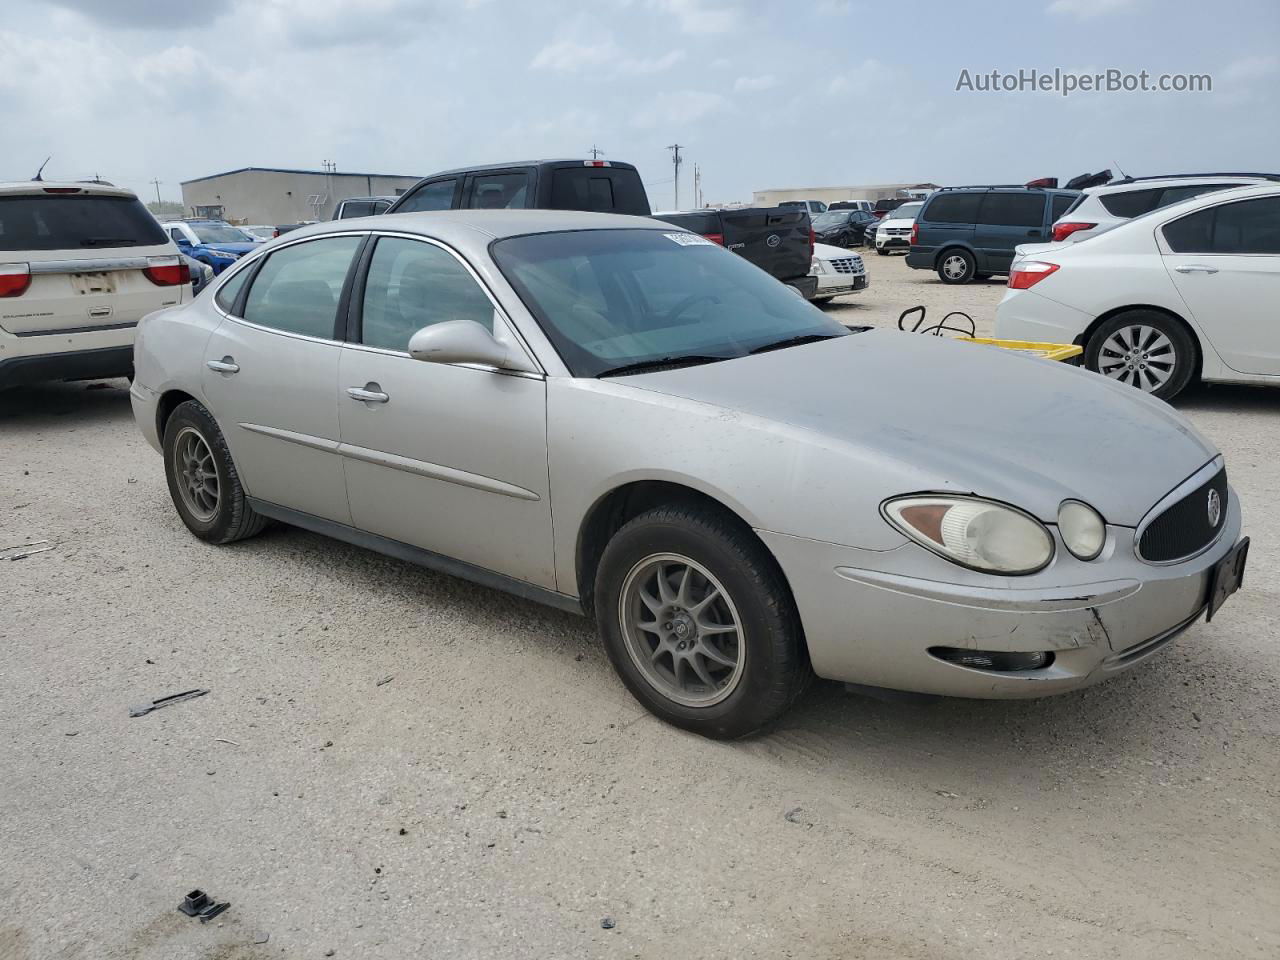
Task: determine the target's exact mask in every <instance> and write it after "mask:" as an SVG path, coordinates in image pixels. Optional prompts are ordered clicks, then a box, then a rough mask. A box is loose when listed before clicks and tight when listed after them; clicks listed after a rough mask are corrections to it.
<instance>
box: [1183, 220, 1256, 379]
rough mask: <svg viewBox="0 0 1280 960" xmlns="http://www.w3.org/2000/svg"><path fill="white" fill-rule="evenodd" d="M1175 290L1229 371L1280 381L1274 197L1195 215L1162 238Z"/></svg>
mask: <svg viewBox="0 0 1280 960" xmlns="http://www.w3.org/2000/svg"><path fill="white" fill-rule="evenodd" d="M1159 242H1160V246H1161V255H1162V256H1163V258H1164V263H1165V266H1166V268H1168V270H1169V276H1170V278H1171V279H1172V280H1173V284H1174V286H1175V287H1177V289H1178V294H1179V295H1180V296H1181V297H1182V299H1183V301H1184V302H1185V303H1186V305H1187V307H1188V308H1189V309H1190V311H1191V314H1192V316H1193V317H1194V318H1195V320H1196V322H1197V323H1198V324H1199V325H1200V328H1201V329H1202V330H1203V331H1204V334H1205V336H1206V337H1208V338H1209V342H1210V343H1211V344H1212V345H1213V348H1214V349H1215V350H1217V351H1218V355H1219V356H1220V357H1222V359H1223V362H1224V363H1226V364H1227V366H1229V367H1231V369H1233V370H1236V371H1239V372H1240V373H1246V374H1262V375H1267V376H1277V375H1280V196H1274V197H1258V198H1256V199H1251V200H1237V201H1234V202H1232V203H1223V204H1219V205H1217V206H1213V207H1208V208H1205V209H1203V210H1197V211H1196V212H1195V213H1190V214H1188V215H1187V216H1185V217H1180V218H1179V219H1177V220H1174V221H1172V222H1170V223H1167V224H1165V225H1164V227H1163V228H1161V230H1160V241H1159Z"/></svg>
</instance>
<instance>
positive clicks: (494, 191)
mask: <svg viewBox="0 0 1280 960" xmlns="http://www.w3.org/2000/svg"><path fill="white" fill-rule="evenodd" d="M533 205H534V203H533V170H532V169H531V168H529V167H520V168H517V169H512V170H486V171H484V172H483V173H473V174H470V175H469V176H468V177H467V180H466V185H465V186H464V187H463V193H462V203H461V206H462V207H464V208H467V209H470V210H524V209H526V208H527V207H532V206H533Z"/></svg>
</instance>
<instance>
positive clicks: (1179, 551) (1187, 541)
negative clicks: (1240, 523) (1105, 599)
mask: <svg viewBox="0 0 1280 960" xmlns="http://www.w3.org/2000/svg"><path fill="white" fill-rule="evenodd" d="M1213 492H1216V493H1217V495H1218V504H1219V509H1218V517H1217V522H1216V523H1210V522H1209V499H1210V496H1211V493H1213ZM1226 519H1227V468H1226V467H1223V468H1222V469H1221V470H1219V471H1218V472H1217V474H1215V475H1214V477H1213V478H1212V479H1211V480H1209V481H1208V482H1207V483H1204V484H1202V485H1201V486H1199V487H1197V488H1196V489H1195V490H1193V491H1191V493H1189V494H1187V495H1186V496H1185V497H1183V498H1182V499H1181V500H1179V501H1178V502H1177V503H1175V504H1173V505H1172V506H1171V507H1169V509H1167V510H1165V512H1164V513H1162V514H1160V516H1158V517H1156V518H1155V519H1154V520H1152V521H1151V523H1150V524H1149V525H1148V526H1147V529H1146V530H1144V531H1143V532H1142V539H1141V540H1139V541H1138V553H1139V554H1140V555H1141V557H1142V559H1143V560H1146V561H1147V562H1149V563H1168V562H1169V561H1171V560H1180V559H1182V558H1183V557H1189V556H1191V555H1192V554H1194V553H1199V552H1200V551H1201V550H1203V549H1204V548H1205V547H1207V546H1208V545H1209V544H1210V543H1212V542H1213V539H1214V537H1216V536H1217V535H1218V531H1219V530H1221V529H1222V525H1223V523H1225V522H1226Z"/></svg>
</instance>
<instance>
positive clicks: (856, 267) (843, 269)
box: [829, 257, 862, 273]
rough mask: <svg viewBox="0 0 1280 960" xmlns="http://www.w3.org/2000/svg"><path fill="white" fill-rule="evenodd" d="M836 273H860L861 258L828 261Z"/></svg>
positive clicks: (842, 258)
mask: <svg viewBox="0 0 1280 960" xmlns="http://www.w3.org/2000/svg"><path fill="white" fill-rule="evenodd" d="M829 262H830V264H831V267H832V269H833V270H835V272H836V273H861V272H862V258H861V257H841V258H840V259H839V260H831V261H829Z"/></svg>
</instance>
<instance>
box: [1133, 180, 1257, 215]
mask: <svg viewBox="0 0 1280 960" xmlns="http://www.w3.org/2000/svg"><path fill="white" fill-rule="evenodd" d="M1239 186H1243V184H1239V183H1221V184H1219V183H1215V184H1200V186H1198V187H1165V188H1164V190H1163V191H1161V193H1160V199H1159V200H1158V201H1157V202H1156V205H1155V207H1153V208H1152V209H1155V210H1159V209H1160V208H1161V207H1167V206H1169V204H1171V203H1178V202H1179V201H1182V200H1190V199H1191V198H1192V197H1198V196H1200V194H1202V193H1210V192H1212V191H1214V190H1230V189H1231V188H1232V187H1239Z"/></svg>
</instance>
